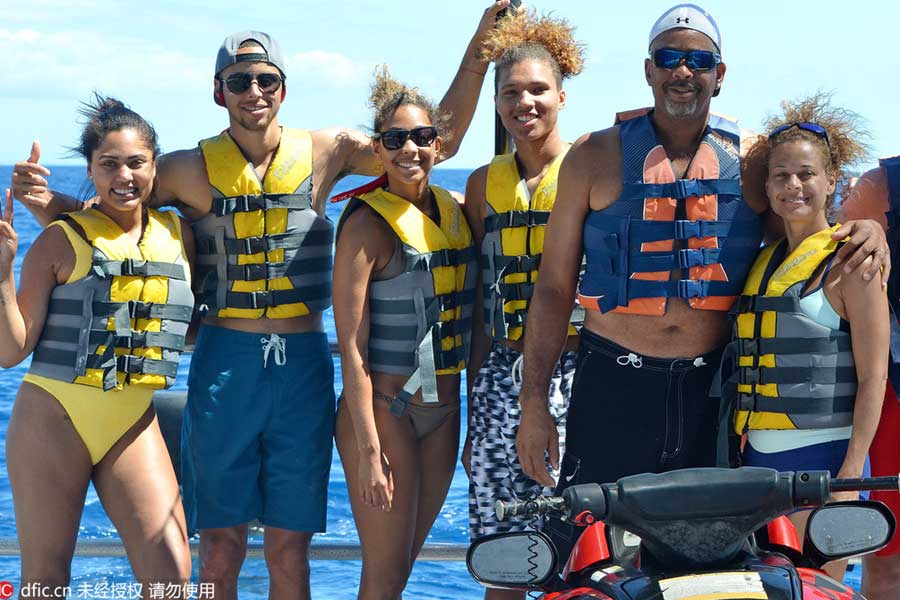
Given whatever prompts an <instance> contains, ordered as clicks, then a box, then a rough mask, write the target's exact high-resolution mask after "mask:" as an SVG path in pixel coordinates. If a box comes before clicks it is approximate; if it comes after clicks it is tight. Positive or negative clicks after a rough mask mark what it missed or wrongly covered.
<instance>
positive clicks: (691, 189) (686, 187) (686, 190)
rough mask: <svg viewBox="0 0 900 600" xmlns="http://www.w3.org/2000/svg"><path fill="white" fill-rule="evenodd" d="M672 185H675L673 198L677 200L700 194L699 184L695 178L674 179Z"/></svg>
mask: <svg viewBox="0 0 900 600" xmlns="http://www.w3.org/2000/svg"><path fill="white" fill-rule="evenodd" d="M673 186H674V187H675V198H676V199H678V200H684V199H686V198H690V197H691V196H699V195H700V184H699V183H697V180H696V179H676V180H675V183H674V184H673Z"/></svg>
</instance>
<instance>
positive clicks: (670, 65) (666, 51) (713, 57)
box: [653, 48, 722, 71]
mask: <svg viewBox="0 0 900 600" xmlns="http://www.w3.org/2000/svg"><path fill="white" fill-rule="evenodd" d="M682 60H684V64H686V65H687V68H688V69H690V70H691V71H708V70H710V69H714V68H715V67H716V65H717V64H719V63H720V62H722V57H721V55H719V54H718V53H716V52H712V51H710V50H676V49H675V48H660V49H658V50H654V51H653V63H654V64H655V65H656V66H657V67H659V68H660V69H676V68H678V65H680V64H681V61H682Z"/></svg>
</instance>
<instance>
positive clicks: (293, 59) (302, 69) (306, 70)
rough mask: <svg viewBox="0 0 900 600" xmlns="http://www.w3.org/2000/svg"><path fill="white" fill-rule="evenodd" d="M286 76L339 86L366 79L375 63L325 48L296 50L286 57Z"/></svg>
mask: <svg viewBox="0 0 900 600" xmlns="http://www.w3.org/2000/svg"><path fill="white" fill-rule="evenodd" d="M287 63H288V64H287V69H288V77H289V78H290V79H293V80H296V79H297V78H298V77H304V78H312V79H317V80H319V81H323V82H326V83H329V84H331V85H335V86H339V87H347V86H353V85H358V84H359V83H363V82H365V81H367V80H368V78H369V76H370V75H371V74H372V71H373V69H374V66H375V65H371V64H368V63H361V62H356V61H354V60H353V59H351V58H350V57H348V56H345V55H343V54H340V53H337V52H328V51H325V50H309V51H306V52H298V53H296V54H293V55H291V56H289V57H288V58H287Z"/></svg>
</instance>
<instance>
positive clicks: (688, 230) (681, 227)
mask: <svg viewBox="0 0 900 600" xmlns="http://www.w3.org/2000/svg"><path fill="white" fill-rule="evenodd" d="M698 237H700V221H687V220H685V219H678V220H676V221H675V239H676V240H687V239H690V238H698Z"/></svg>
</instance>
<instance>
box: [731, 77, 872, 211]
mask: <svg viewBox="0 0 900 600" xmlns="http://www.w3.org/2000/svg"><path fill="white" fill-rule="evenodd" d="M781 110H782V114H781V115H777V116H770V117H769V118H768V119H767V120H766V122H765V125H764V126H763V130H764V131H765V133H764V134H763V135H759V136H757V137H756V138H755V139H753V140H752V141H751V145H750V148H749V149H748V150H747V154H746V156H745V157H744V158H743V159H742V160H741V181H742V184H743V185H744V186H747V187H752V188H753V190H754V192H755V193H757V194H759V195H760V196H762V197H765V195H766V192H765V186H766V179H767V178H768V176H769V157H770V156H771V154H772V151H773V150H774V149H775V148H776V147H777V146H780V145H781V144H784V143H786V142H791V141H795V140H805V141H808V142H810V143H812V144H814V145H815V146H816V147H817V148H818V149H819V151H820V152H821V154H822V163H823V164H824V166H825V172H826V173H828V175H832V176H834V177H835V178H836V179H837V180H838V181H839V182H840V183H841V185H839V186H838V187H837V188H836V189H835V193H834V194H832V195H831V196H829V197H828V210H827V211H826V214H827V217H828V220H829V222H831V221H833V218H834V216H835V213H836V211H837V208H838V207H837V205H836V204H835V202H834V200H835V195H836V194H837V193H838V192H839V191H842V190H846V189H848V187H849V186H847V185H846V184H847V182H848V181H849V177H850V175H849V173H847V171H846V169H847V167H849V166H851V165H853V164H856V163H858V162H859V161H860V160H863V159H864V158H866V157H867V156H868V154H869V146H868V144H867V143H866V140H867V139H868V138H869V137H870V136H869V132H868V131H867V130H866V129H865V128H864V127H863V124H862V118H861V117H860V116H859V115H858V114H856V113H854V112H852V111H850V110H847V109H844V108H839V107H836V106H832V105H831V94H830V93H826V92H818V93H816V94H814V95H812V96H809V97H808V98H803V99H800V100H797V101H794V102H788V101H787V100H785V101H783V102H782V103H781ZM791 123H815V124H817V125H820V126H821V127H823V128H824V129H825V131H826V132H827V133H828V142H827V143H826V141H825V139H824V138H822V137H820V136H818V135H816V134H815V133H813V132H811V131H807V130H805V129H801V128H799V127H791V128H789V129H785V130H784V131H782V132H781V133H779V134H778V135H776V136H775V137H774V138H772V139H769V136H770V135H771V133H772V132H773V131H775V130H776V129H778V128H779V127H781V126H782V125H786V124H791Z"/></svg>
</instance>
